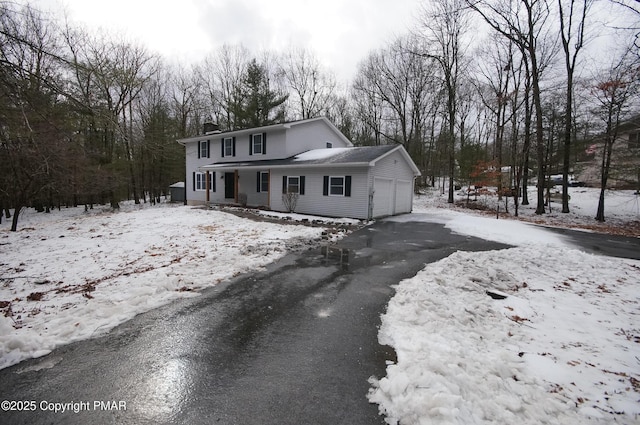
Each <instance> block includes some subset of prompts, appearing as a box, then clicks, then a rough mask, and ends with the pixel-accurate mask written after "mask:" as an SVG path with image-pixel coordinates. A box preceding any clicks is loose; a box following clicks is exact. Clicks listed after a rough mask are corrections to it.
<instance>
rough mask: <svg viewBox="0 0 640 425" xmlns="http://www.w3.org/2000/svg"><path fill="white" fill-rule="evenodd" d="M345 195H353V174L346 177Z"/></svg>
mask: <svg viewBox="0 0 640 425" xmlns="http://www.w3.org/2000/svg"><path fill="white" fill-rule="evenodd" d="M344 196H351V176H345V178H344Z"/></svg>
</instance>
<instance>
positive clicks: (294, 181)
mask: <svg viewBox="0 0 640 425" xmlns="http://www.w3.org/2000/svg"><path fill="white" fill-rule="evenodd" d="M287 193H300V177H293V176H287Z"/></svg>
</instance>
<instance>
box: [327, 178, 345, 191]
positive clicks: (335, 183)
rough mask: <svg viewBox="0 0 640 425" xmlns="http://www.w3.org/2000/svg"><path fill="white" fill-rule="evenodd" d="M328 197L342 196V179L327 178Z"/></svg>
mask: <svg viewBox="0 0 640 425" xmlns="http://www.w3.org/2000/svg"><path fill="white" fill-rule="evenodd" d="M329 195H331V196H344V177H329Z"/></svg>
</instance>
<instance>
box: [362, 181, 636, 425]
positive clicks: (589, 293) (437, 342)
mask: <svg viewBox="0 0 640 425" xmlns="http://www.w3.org/2000/svg"><path fill="white" fill-rule="evenodd" d="M576 189H578V188H576ZM594 193H595V191H594V190H592V189H586V190H585V189H582V188H579V189H578V190H575V191H574V193H573V194H572V210H573V211H574V213H572V215H573V216H572V217H570V216H567V215H564V216H558V217H557V218H554V217H550V216H547V217H544V219H543V220H549V221H550V224H554V225H564V226H569V225H572V226H575V225H579V226H580V227H585V225H587V224H589V223H590V221H592V220H593V219H592V217H593V216H594V215H595V209H593V211H591V209H592V208H593V207H594V200H593V194H594ZM611 198H613V199H610V200H609V201H610V203H609V209H610V210H609V211H610V213H609V216H610V217H611V218H612V220H611V221H616V222H620V223H624V222H629V221H633V220H638V216H637V214H638V213H637V212H636V210H635V208H637V207H636V204H634V202H637V200H635V199H634V198H633V197H632V192H628V193H621V192H619V193H614V194H613V195H612V196H611ZM416 201H417V202H416V208H415V211H414V212H415V213H416V214H412V215H410V216H401V217H398V218H392V219H393V220H426V221H436V222H441V223H446V226H447V227H449V228H451V229H452V230H453V231H455V232H458V233H462V234H468V235H473V236H478V237H482V238H485V239H490V240H495V241H499V242H506V243H509V244H512V245H515V246H516V247H514V248H511V249H506V250H500V251H490V252H482V253H467V252H457V253H455V254H453V255H451V256H449V257H448V258H446V259H443V260H441V261H439V262H437V263H433V264H429V265H427V266H426V267H425V269H424V270H422V271H421V272H420V273H418V275H417V276H415V277H414V278H411V279H407V280H405V281H403V282H401V283H400V284H399V285H398V286H397V288H396V290H397V292H396V295H395V296H394V297H393V298H392V300H391V302H390V303H389V306H388V310H387V312H386V313H385V314H384V315H383V318H382V326H381V329H380V333H379V340H380V343H381V344H388V345H390V346H392V347H394V349H395V350H396V352H397V355H398V361H397V363H395V364H389V365H388V367H387V376H386V377H384V378H382V379H380V380H377V379H375V378H372V379H371V383H372V389H371V391H370V393H369V400H370V401H371V402H374V403H378V404H379V408H380V412H381V413H383V414H385V415H386V419H387V422H388V423H390V424H395V423H400V424H403V425H408V424H489V423H499V424H512V423H519V424H540V423H547V424H576V423H585V424H605V423H607V424H608V423H621V424H632V423H640V262H639V261H632V260H623V259H617V258H609V257H602V256H594V255H590V254H586V253H584V252H581V251H579V250H578V249H576V248H575V247H572V246H569V245H567V244H566V243H565V242H564V241H563V240H562V238H561V237H558V236H556V235H555V234H552V233H550V232H549V231H546V230H544V229H543V228H540V227H537V226H533V225H530V224H526V223H523V222H519V221H513V220H504V219H500V220H496V219H495V218H489V217H487V216H484V217H483V216H480V215H473V214H469V213H468V211H466V212H465V211H464V210H461V209H460V208H449V207H447V206H446V204H445V203H444V202H443V201H442V197H441V196H440V195H439V194H428V195H426V196H423V197H421V198H420V199H417V200H416ZM613 205H616V206H615V207H614V206H613ZM532 207H533V208H535V206H532ZM529 208H530V207H527V208H525V210H524V211H523V215H524V216H527V215H529V214H530V213H531V212H530V211H528V209H529ZM563 221H564V222H563ZM487 291H491V292H495V293H497V294H499V295H503V296H506V298H504V299H500V300H498V299H493V298H492V297H491V296H489V295H488V294H487Z"/></svg>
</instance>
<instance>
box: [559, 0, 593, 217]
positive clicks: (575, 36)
mask: <svg viewBox="0 0 640 425" xmlns="http://www.w3.org/2000/svg"><path fill="white" fill-rule="evenodd" d="M563 3H565V4H566V3H567V1H566V0H558V12H559V17H560V37H561V39H562V49H563V50H564V60H565V68H566V71H567V93H566V95H567V98H566V103H565V113H564V115H565V118H564V120H565V121H564V125H565V127H564V150H563V153H564V155H563V166H562V212H563V213H568V212H569V166H570V162H571V135H572V131H571V130H572V116H573V112H572V106H573V91H574V89H573V76H574V72H575V69H576V61H577V58H578V53H579V52H580V50H581V49H582V47H583V46H584V30H585V28H584V27H585V23H586V19H587V13H588V11H589V9H590V7H591V4H592V3H593V0H582V1H579V0H570V1H569V4H568V7H567V6H564V5H563Z"/></svg>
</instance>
